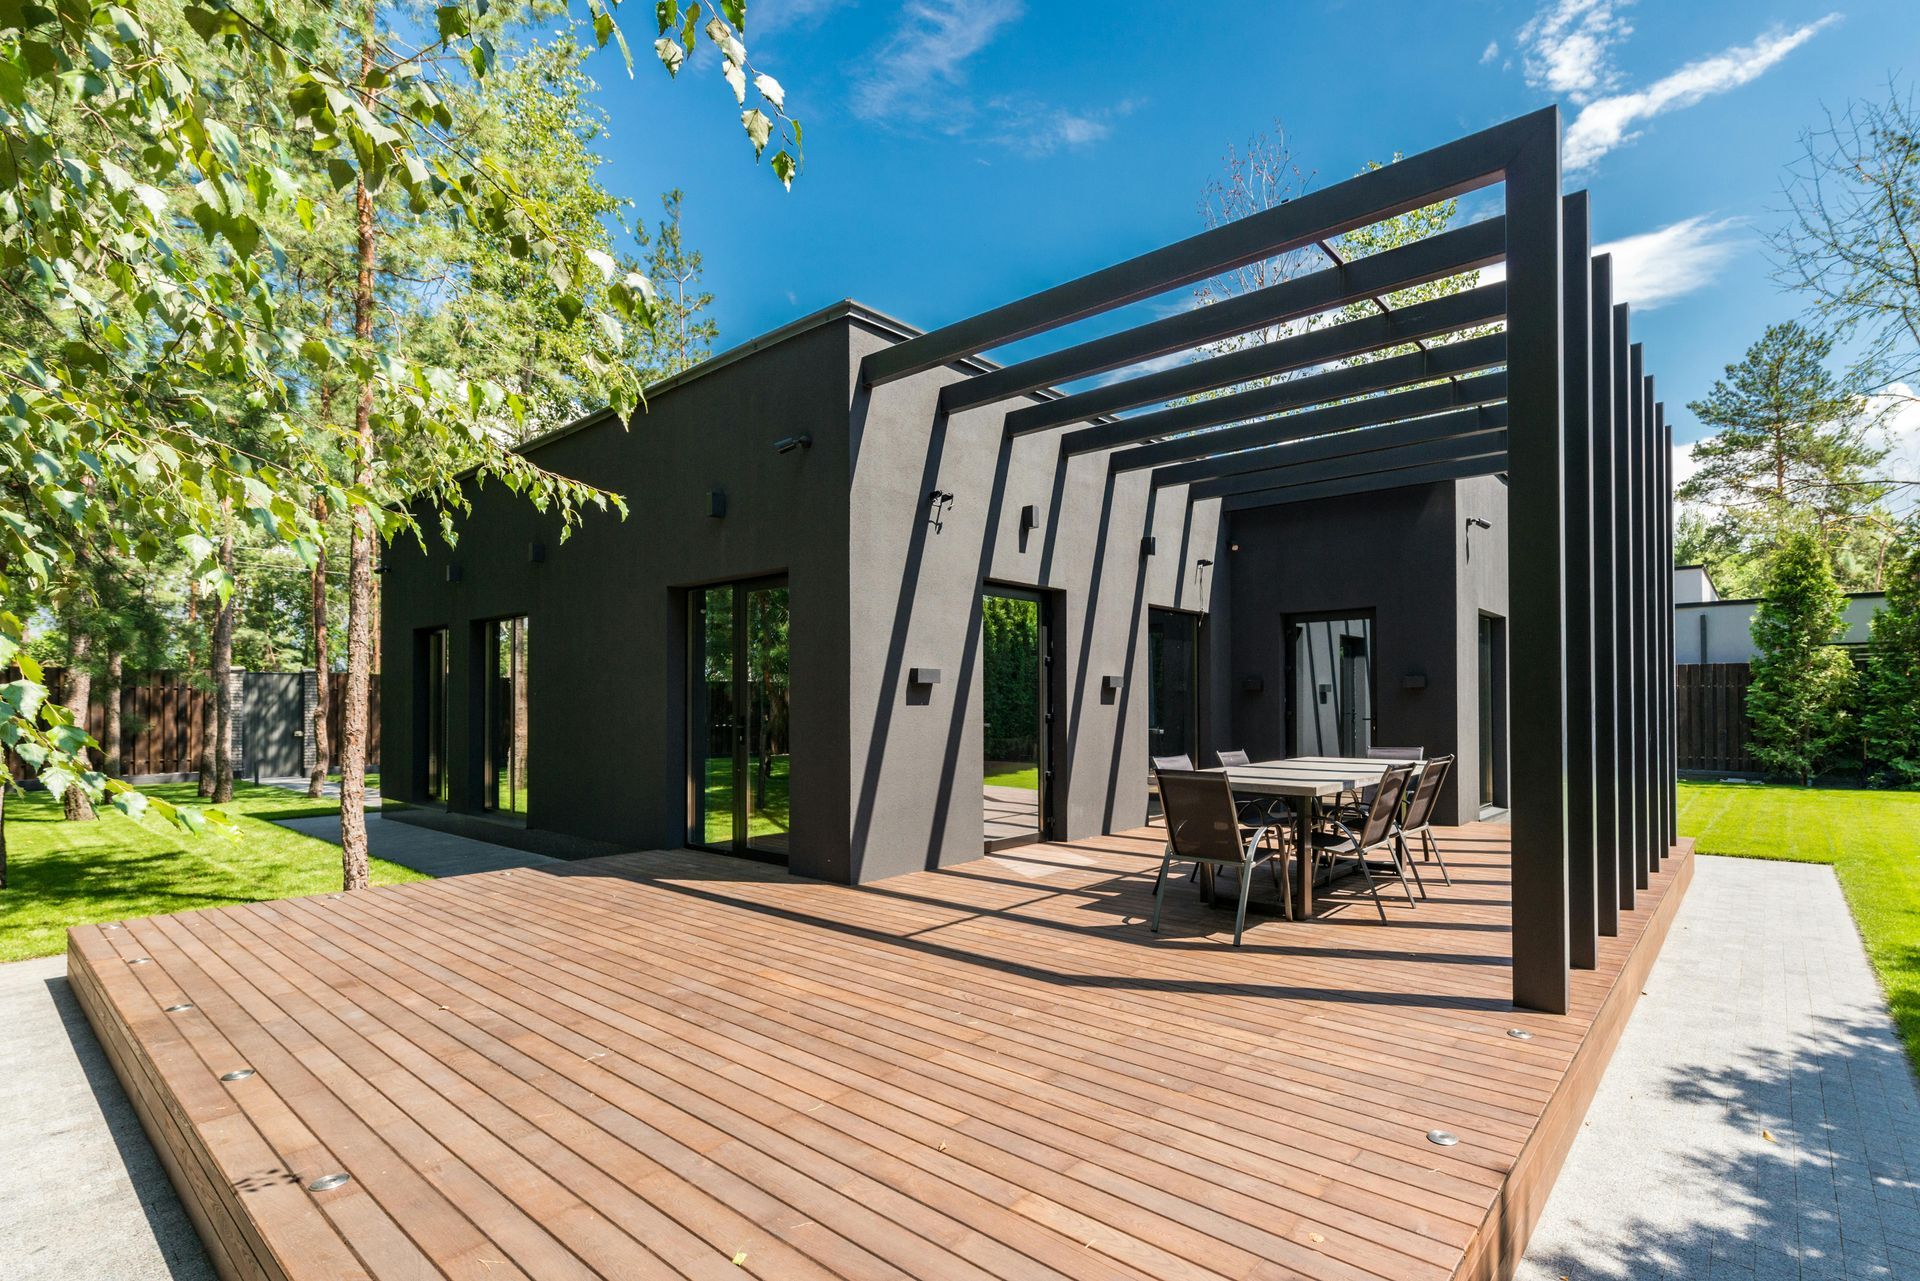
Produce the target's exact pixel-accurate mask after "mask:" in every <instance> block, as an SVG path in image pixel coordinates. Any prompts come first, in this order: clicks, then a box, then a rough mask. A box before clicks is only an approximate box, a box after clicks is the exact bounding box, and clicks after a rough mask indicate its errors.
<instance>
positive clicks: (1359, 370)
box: [1037, 326, 1507, 454]
mask: <svg viewBox="0 0 1920 1281" xmlns="http://www.w3.org/2000/svg"><path fill="white" fill-rule="evenodd" d="M1337 327H1338V328H1344V327H1345V326H1337ZM1289 341H1290V340H1289ZM1236 354H1237V353H1236ZM1506 359H1507V340H1506V336H1505V335H1504V334H1482V335H1481V336H1480V337H1478V338H1467V339H1463V340H1461V341H1460V342H1453V343H1446V344H1443V345H1441V346H1438V347H1433V348H1429V349H1428V350H1425V351H1410V352H1406V353H1405V354H1403V355H1399V356H1388V357H1386V358H1385V359H1382V360H1369V361H1366V362H1365V363H1363V364H1358V365H1352V366H1349V367H1347V368H1344V369H1329V370H1327V371H1326V372H1325V373H1319V374H1309V375H1308V376H1306V377H1304V378H1290V379H1287V380H1286V381H1284V382H1277V383H1273V384H1271V385H1270V386H1266V387H1255V388H1253V389H1251V390H1248V391H1240V392H1232V393H1229V394H1227V395H1223V396H1207V397H1203V398H1202V399H1199V400H1195V401H1191V402H1190V403H1188V404H1184V405H1174V406H1172V407H1171V408H1168V409H1160V410H1155V411H1154V412H1152V413H1146V414H1135V415H1134V416H1133V417H1131V418H1122V419H1119V420H1117V421H1114V422H1107V423H1100V424H1098V425H1096V426H1093V427H1083V428H1081V429H1080V430H1078V431H1070V432H1068V433H1067V434H1066V435H1064V436H1062V437H1061V438H1060V448H1061V449H1062V450H1063V451H1065V452H1066V453H1068V454H1081V453H1088V452H1091V451H1093V450H1097V449H1115V448H1119V447H1121V446H1124V445H1131V444H1134V443H1136V442H1139V441H1153V440H1164V439H1166V438H1167V437H1170V436H1179V435H1187V434H1191V433H1193V432H1198V431H1204V430H1205V429H1206V428H1209V427H1216V426H1219V425H1220V424H1221V423H1235V422H1242V421H1245V420H1248V419H1254V418H1266V417H1270V416H1272V415H1275V414H1280V413H1284V412H1286V411H1288V410H1294V409H1301V408H1304V407H1306V406H1310V405H1324V404H1328V403H1330V402H1332V401H1337V400H1352V399H1355V398H1356V397H1360V396H1370V395H1373V394H1376V393H1378V392H1383V391H1392V390H1394V389H1396V388H1401V387H1410V386H1416V385H1418V384H1421V383H1428V382H1436V381H1438V380H1440V379H1443V378H1453V377H1458V376H1460V375H1464V374H1475V373H1479V372H1481V371H1483V370H1487V369H1493V368H1496V367H1498V366H1500V365H1502V364H1504V363H1505V362H1506ZM1037 407H1038V406H1037Z"/></svg>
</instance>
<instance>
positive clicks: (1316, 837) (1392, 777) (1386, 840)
mask: <svg viewBox="0 0 1920 1281" xmlns="http://www.w3.org/2000/svg"><path fill="white" fill-rule="evenodd" d="M1412 778H1413V766H1412V765H1411V764H1407V765H1395V766H1392V767H1390V768H1389V769H1388V770H1387V772H1386V773H1384V774H1382V775H1381V776H1380V784H1379V786H1378V787H1376V788H1374V791H1373V799H1372V800H1371V801H1370V802H1368V804H1367V807H1366V814H1365V817H1364V818H1362V819H1359V820H1358V825H1357V826H1354V825H1353V824H1352V823H1351V822H1350V817H1351V816H1349V815H1341V814H1332V815H1328V816H1327V817H1325V818H1324V819H1323V820H1322V822H1321V826H1319V827H1317V828H1316V829H1315V830H1314V832H1313V838H1312V839H1313V859H1314V862H1315V864H1316V865H1317V864H1318V863H1319V862H1320V861H1321V860H1322V859H1324V860H1325V861H1326V862H1327V864H1328V865H1329V866H1331V865H1332V864H1333V863H1334V862H1336V861H1337V860H1339V859H1341V858H1351V859H1353V860H1354V862H1355V863H1356V864H1357V865H1358V866H1359V871H1360V875H1361V876H1362V877H1363V878H1365V880H1366V882H1367V890H1368V892H1369V893H1371V894H1372V895H1373V905H1374V907H1375V908H1377V909H1379V912H1380V919H1381V920H1382V921H1385V920H1386V919H1387V905H1386V903H1385V902H1383V901H1382V900H1381V898H1380V886H1379V883H1378V882H1377V881H1375V880H1374V879H1373V873H1374V868H1373V865H1372V856H1373V855H1375V854H1377V853H1379V852H1382V851H1384V852H1385V854H1386V857H1387V860H1388V863H1389V866H1390V869H1391V871H1392V872H1393V874H1394V875H1395V876H1398V877H1399V878H1400V888H1401V889H1403V890H1405V891H1406V894H1407V906H1408V907H1414V906H1417V905H1416V904H1415V903H1414V901H1413V886H1412V885H1410V884H1408V883H1407V868H1406V863H1405V861H1403V860H1402V858H1401V850H1402V845H1401V842H1400V827H1399V822H1398V819H1399V816H1400V801H1401V799H1402V798H1403V797H1404V796H1405V795H1406V793H1407V785H1408V783H1409V782H1410V781H1411V780H1412ZM1419 874H1420V873H1419V869H1418V868H1415V869H1414V876H1415V877H1416V878H1417V877H1418V876H1419ZM1425 892H1426V887H1425V886H1422V887H1421V893H1422V894H1424V893H1425Z"/></svg>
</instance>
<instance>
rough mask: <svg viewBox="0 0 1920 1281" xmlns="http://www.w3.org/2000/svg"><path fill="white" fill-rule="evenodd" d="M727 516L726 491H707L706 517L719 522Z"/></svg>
mask: <svg viewBox="0 0 1920 1281" xmlns="http://www.w3.org/2000/svg"><path fill="white" fill-rule="evenodd" d="M726 514H727V491H726V490H724V489H710V490H708V491H707V515H709V516H711V517H712V518H713V519H715V520H719V519H720V518H722V517H723V516H725V515H726Z"/></svg>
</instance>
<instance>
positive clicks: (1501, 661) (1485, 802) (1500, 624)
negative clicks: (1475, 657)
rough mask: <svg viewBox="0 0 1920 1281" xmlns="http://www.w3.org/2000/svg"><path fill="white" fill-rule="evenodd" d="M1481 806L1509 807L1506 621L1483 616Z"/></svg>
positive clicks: (1481, 628) (1481, 654)
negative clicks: (1507, 805)
mask: <svg viewBox="0 0 1920 1281" xmlns="http://www.w3.org/2000/svg"><path fill="white" fill-rule="evenodd" d="M1479 666H1480V672H1479V684H1480V759H1479V761H1478V764H1479V767H1480V806H1481V808H1482V809H1504V808H1505V807H1506V804H1507V620H1506V619H1504V618H1495V617H1494V616H1493V615H1491V614H1482V615H1480V664H1479Z"/></svg>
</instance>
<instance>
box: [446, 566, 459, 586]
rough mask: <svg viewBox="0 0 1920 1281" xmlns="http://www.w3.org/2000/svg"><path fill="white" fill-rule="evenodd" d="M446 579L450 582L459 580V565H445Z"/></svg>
mask: <svg viewBox="0 0 1920 1281" xmlns="http://www.w3.org/2000/svg"><path fill="white" fill-rule="evenodd" d="M447 581H448V582H450V583H457V582H459V581H460V567H459V566H458V565H449V566H447Z"/></svg>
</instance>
